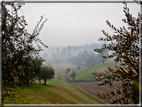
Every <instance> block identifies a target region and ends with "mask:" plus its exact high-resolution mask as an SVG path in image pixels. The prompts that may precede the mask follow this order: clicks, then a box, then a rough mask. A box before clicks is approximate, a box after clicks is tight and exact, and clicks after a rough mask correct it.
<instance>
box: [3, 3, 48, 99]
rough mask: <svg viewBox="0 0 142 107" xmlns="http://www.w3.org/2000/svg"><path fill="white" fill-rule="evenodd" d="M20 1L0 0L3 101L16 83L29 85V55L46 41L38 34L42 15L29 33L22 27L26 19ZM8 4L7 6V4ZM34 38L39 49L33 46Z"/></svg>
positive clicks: (30, 59) (31, 78)
mask: <svg viewBox="0 0 142 107" xmlns="http://www.w3.org/2000/svg"><path fill="white" fill-rule="evenodd" d="M22 5H23V4H22V3H15V2H2V3H1V6H2V7H1V8H2V11H1V13H2V21H1V25H2V29H1V31H2V32H1V34H2V44H3V45H2V89H3V93H2V101H4V98H5V97H7V96H10V95H11V93H12V92H13V88H14V89H15V86H16V85H19V86H23V85H29V84H30V82H31V81H33V78H34V77H35V72H34V69H33V63H32V59H33V56H34V55H35V54H38V53H39V52H40V51H41V50H42V49H41V47H40V45H39V43H40V44H42V45H43V46H45V47H48V46H46V45H45V44H43V43H42V41H41V40H40V39H39V38H38V35H39V32H40V31H41V29H42V27H43V25H44V23H45V22H46V20H45V21H43V16H42V17H41V19H40V21H39V22H38V24H37V26H36V27H35V29H34V30H33V33H32V34H29V33H28V32H27V30H26V29H25V26H27V23H26V21H25V19H24V16H19V15H18V11H19V10H20V9H21V7H22ZM9 7H10V8H9ZM33 42H35V43H36V44H37V45H38V47H39V49H35V48H34V47H33V44H32V43H33Z"/></svg>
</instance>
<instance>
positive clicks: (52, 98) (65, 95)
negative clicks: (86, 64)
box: [5, 62, 115, 104]
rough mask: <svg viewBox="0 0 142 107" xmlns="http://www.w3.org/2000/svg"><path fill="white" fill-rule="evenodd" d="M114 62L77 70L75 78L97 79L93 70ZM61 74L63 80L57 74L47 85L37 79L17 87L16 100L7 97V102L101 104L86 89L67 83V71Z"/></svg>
mask: <svg viewBox="0 0 142 107" xmlns="http://www.w3.org/2000/svg"><path fill="white" fill-rule="evenodd" d="M114 64H115V63H114V62H106V63H105V64H98V65H95V66H93V67H90V68H83V69H81V70H77V71H76V72H77V75H76V77H75V80H95V77H94V75H93V74H92V72H94V71H96V72H99V71H105V70H107V67H108V66H114ZM70 73H71V71H70ZM59 75H61V80H59V79H58V76H55V78H54V79H52V80H50V81H47V85H41V84H39V82H38V80H36V81H35V84H34V85H31V86H29V87H27V86H25V87H24V88H23V89H20V88H17V89H18V91H16V92H15V98H14V100H11V101H10V100H9V99H8V98H6V100H5V104H99V103H98V102H97V101H96V98H95V97H93V96H92V95H90V94H88V93H87V92H86V91H84V90H82V89H80V88H78V87H77V86H75V85H73V84H72V83H67V82H66V81H67V80H66V78H65V77H63V76H64V75H65V72H63V73H62V72H60V73H59ZM69 75H70V74H69ZM69 75H68V77H69ZM41 83H43V80H42V81H41ZM97 100H98V99H97Z"/></svg>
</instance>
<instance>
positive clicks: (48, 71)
mask: <svg viewBox="0 0 142 107" xmlns="http://www.w3.org/2000/svg"><path fill="white" fill-rule="evenodd" d="M54 75H55V71H54V69H53V68H52V66H47V65H44V66H43V67H42V68H41V79H43V80H44V84H46V81H47V80H51V79H53V78H54Z"/></svg>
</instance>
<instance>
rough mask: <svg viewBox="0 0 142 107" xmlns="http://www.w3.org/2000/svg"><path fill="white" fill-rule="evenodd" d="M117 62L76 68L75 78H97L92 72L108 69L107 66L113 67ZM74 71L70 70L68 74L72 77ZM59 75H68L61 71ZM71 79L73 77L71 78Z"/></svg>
mask: <svg viewBox="0 0 142 107" xmlns="http://www.w3.org/2000/svg"><path fill="white" fill-rule="evenodd" d="M114 65H115V62H113V61H111V62H105V63H104V64H102V63H101V64H98V65H95V66H93V67H90V68H83V69H81V70H76V77H75V80H95V76H94V75H93V74H92V73H93V72H94V71H96V72H102V71H106V70H108V69H107V67H108V66H110V67H113V68H114ZM71 72H72V71H70V72H69V74H68V75H67V76H68V77H70V74H71ZM58 75H61V76H64V75H66V74H65V73H64V72H63V73H59V74H58ZM70 79H71V78H70Z"/></svg>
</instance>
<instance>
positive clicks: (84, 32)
mask: <svg viewBox="0 0 142 107" xmlns="http://www.w3.org/2000/svg"><path fill="white" fill-rule="evenodd" d="M123 7H124V4H122V3H25V5H23V7H22V8H21V11H19V14H21V15H24V16H25V19H26V21H27V23H28V27H27V29H28V32H30V33H32V31H33V29H34V27H35V26H36V25H37V22H38V21H39V20H40V16H42V15H43V14H44V20H45V19H46V18H47V20H48V21H47V22H46V23H45V25H44V27H43V29H42V30H41V32H40V35H39V38H40V39H41V40H42V41H43V42H44V43H45V44H46V45H48V46H49V47H52V46H58V47H61V46H68V45H70V46H74V45H75V46H76V45H84V44H90V43H99V41H98V38H99V37H104V35H103V33H102V32H101V30H102V29H104V30H105V31H106V32H108V33H110V34H113V30H111V28H109V27H108V26H107V24H106V22H105V21H106V20H107V19H108V20H109V21H110V22H111V23H112V24H113V25H114V26H115V27H117V28H119V27H122V26H123V25H125V26H126V24H124V23H123V22H122V19H123V18H125V16H124V12H123ZM128 7H129V9H130V12H131V13H132V14H133V16H135V17H137V15H138V11H139V12H140V5H138V4H135V3H129V4H128Z"/></svg>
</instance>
